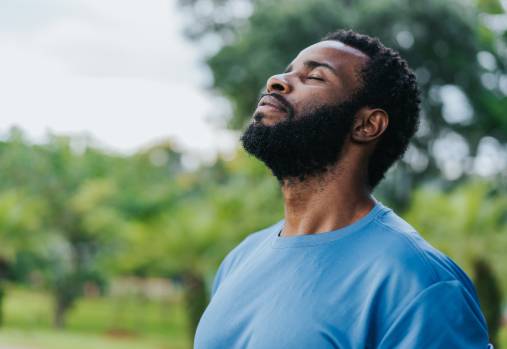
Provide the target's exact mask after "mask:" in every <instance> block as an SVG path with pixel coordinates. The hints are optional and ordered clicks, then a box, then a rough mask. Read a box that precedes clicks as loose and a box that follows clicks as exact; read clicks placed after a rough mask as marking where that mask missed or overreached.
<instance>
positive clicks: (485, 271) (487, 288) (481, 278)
mask: <svg viewBox="0 0 507 349" xmlns="http://www.w3.org/2000/svg"><path fill="white" fill-rule="evenodd" d="M474 274H475V280H474V283H475V287H476V289H477V295H478V297H479V301H480V303H481V308H482V312H483V313H484V317H485V318H486V321H487V323H488V329H489V339H490V342H491V344H493V346H494V347H495V349H499V348H500V346H499V345H500V344H499V342H498V333H499V331H500V326H501V324H502V292H501V290H500V285H499V282H498V280H497V277H496V275H495V273H494V271H493V269H492V268H491V266H490V265H489V263H488V262H487V261H486V260H485V259H482V258H477V259H475V261H474Z"/></svg>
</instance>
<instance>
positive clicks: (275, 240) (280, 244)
mask: <svg viewBox="0 0 507 349" xmlns="http://www.w3.org/2000/svg"><path fill="white" fill-rule="evenodd" d="M372 210H376V211H377V212H370V213H371V214H372V216H371V217H369V218H368V219H367V220H366V221H363V222H359V221H357V223H361V224H360V225H359V226H358V227H357V229H353V230H352V231H345V232H344V234H343V235H337V236H333V237H331V238H329V239H327V240H326V239H325V238H326V237H323V239H318V240H319V241H301V240H298V241H294V240H284V239H291V238H294V237H280V236H278V233H279V228H281V227H282V226H283V224H281V223H282V222H283V219H282V220H281V221H280V222H279V223H278V224H277V228H276V229H275V233H273V234H272V240H271V243H270V245H271V248H274V249H282V248H298V247H315V246H320V245H325V244H329V243H333V242H335V241H338V240H341V239H342V238H345V237H347V236H350V235H351V234H352V233H354V232H357V231H358V229H359V230H360V229H363V228H365V227H367V226H369V225H370V224H371V223H375V222H376V221H377V218H378V217H379V216H380V214H381V213H384V214H385V213H387V212H389V210H390V209H389V208H388V207H386V206H383V205H382V204H379V205H378V206H376V207H375V208H373V209H372ZM370 213H369V214H370ZM365 217H366V216H364V217H363V218H365ZM352 224H354V223H352ZM347 227H351V225H348V226H346V227H343V228H339V229H336V230H333V231H330V232H327V233H323V234H329V233H333V232H337V231H338V230H340V229H346V228H347ZM317 235H318V234H317ZM304 236H306V235H300V237H304Z"/></svg>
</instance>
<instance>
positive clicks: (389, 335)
mask: <svg viewBox="0 0 507 349" xmlns="http://www.w3.org/2000/svg"><path fill="white" fill-rule="evenodd" d="M377 348H378V349H393V348H411V349H423V348H434V349H444V348H454V349H493V346H492V345H491V344H489V339H488V330H487V325H486V321H485V320H484V317H483V315H482V313H481V310H480V306H479V302H478V301H477V300H476V299H475V298H474V297H472V296H471V295H470V293H469V292H468V291H467V290H466V289H465V287H464V286H463V285H462V284H461V283H460V282H459V281H457V280H452V281H442V282H438V283H436V284H433V285H432V286H430V287H428V288H426V289H424V290H423V291H422V292H421V293H419V294H418V296H417V297H415V298H414V299H413V300H412V301H411V302H410V303H409V304H408V305H407V306H406V307H405V308H404V309H403V310H402V311H401V312H400V314H399V315H398V316H397V317H396V318H395V320H394V321H393V323H392V324H391V325H390V326H389V328H388V329H387V331H386V332H385V334H384V336H383V337H382V339H381V340H380V342H379V345H378V347H377Z"/></svg>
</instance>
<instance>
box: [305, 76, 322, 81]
mask: <svg viewBox="0 0 507 349" xmlns="http://www.w3.org/2000/svg"><path fill="white" fill-rule="evenodd" d="M306 78H307V79H314V80H320V81H324V79H323V78H321V77H320V76H315V75H308V76H307V77H306Z"/></svg>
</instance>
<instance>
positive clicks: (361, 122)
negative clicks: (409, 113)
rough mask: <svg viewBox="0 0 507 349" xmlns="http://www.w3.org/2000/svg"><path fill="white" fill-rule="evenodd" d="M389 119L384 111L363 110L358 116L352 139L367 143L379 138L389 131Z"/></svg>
mask: <svg viewBox="0 0 507 349" xmlns="http://www.w3.org/2000/svg"><path fill="white" fill-rule="evenodd" d="M388 124H389V117H388V115H387V113H386V112H385V111H384V110H383V109H378V108H376V109H370V108H363V109H361V110H359V112H358V113H357V114H356V118H355V121H354V127H353V129H352V139H353V140H354V141H356V142H360V143H367V142H371V141H373V140H375V139H377V138H379V137H380V136H381V135H382V134H383V133H384V132H385V130H386V129H387V125H388Z"/></svg>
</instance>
